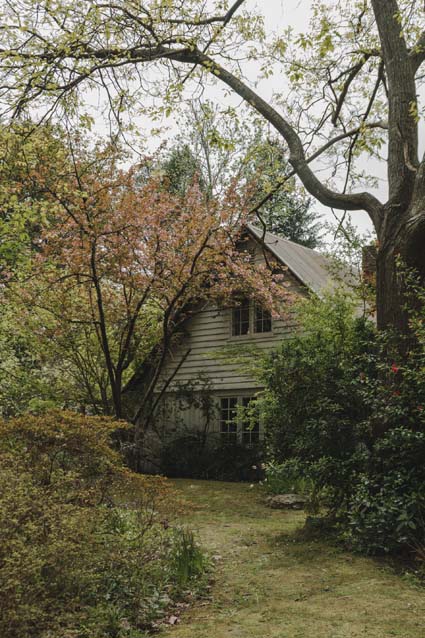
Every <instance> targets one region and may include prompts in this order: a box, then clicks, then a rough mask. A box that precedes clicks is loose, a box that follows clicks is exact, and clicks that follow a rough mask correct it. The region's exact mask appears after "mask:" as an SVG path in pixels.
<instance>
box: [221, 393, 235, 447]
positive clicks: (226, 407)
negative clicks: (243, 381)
mask: <svg viewBox="0 0 425 638" xmlns="http://www.w3.org/2000/svg"><path fill="white" fill-rule="evenodd" d="M236 406H237V399H236V397H225V398H223V399H221V400H220V434H221V438H222V439H223V440H224V441H226V442H228V443H236V441H237V436H238V425H237V421H236V414H237V407H236Z"/></svg>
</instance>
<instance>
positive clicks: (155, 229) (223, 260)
mask: <svg viewBox="0 0 425 638" xmlns="http://www.w3.org/2000/svg"><path fill="white" fill-rule="evenodd" d="M121 160H122V155H121V153H120V152H119V151H117V150H116V149H115V148H111V147H109V146H108V147H107V148H97V149H95V150H90V149H88V148H87V147H86V145H84V144H83V143H82V142H81V141H80V140H78V138H77V140H76V141H74V142H73V143H72V144H71V146H70V154H69V157H68V158H65V161H64V162H63V164H62V166H61V170H60V179H57V180H56V181H54V182H52V181H51V179H50V173H49V172H48V171H47V172H46V173H44V171H43V164H42V163H41V164H40V166H38V167H37V172H36V173H33V174H32V179H33V180H34V182H35V183H37V185H38V188H39V189H40V191H42V192H44V193H45V194H46V197H49V198H50V203H51V209H52V213H51V218H52V220H51V223H50V224H49V226H48V227H47V228H45V229H44V230H43V232H42V233H41V234H40V236H39V240H38V250H37V251H36V252H35V254H34V257H33V261H32V277H31V279H30V280H29V281H25V282H23V283H20V284H19V285H18V286H17V289H15V290H16V292H18V293H19V296H20V298H21V300H22V302H23V303H24V304H25V306H26V308H27V309H28V310H27V311H29V312H30V314H31V315H32V314H34V313H35V312H36V311H38V318H39V321H41V324H42V327H41V332H42V333H43V336H44V338H45V339H46V338H47V339H48V340H50V341H52V342H53V344H54V347H56V348H57V352H60V348H62V350H65V351H66V352H67V358H68V361H71V362H72V365H73V366H74V370H76V373H77V378H78V375H80V379H81V383H82V385H83V386H85V387H86V388H87V391H88V393H89V394H90V387H93V384H94V385H95V387H96V388H97V391H96V393H95V392H94V391H92V397H91V403H92V405H94V406H95V409H96V407H97V403H98V404H99V405H100V406H102V411H104V412H108V413H111V414H113V415H114V416H116V417H117V418H121V417H122V416H123V412H124V410H123V388H124V386H125V383H126V381H127V379H128V377H129V376H131V374H132V372H133V371H134V366H135V364H136V362H140V361H143V360H144V359H145V358H146V356H147V355H148V354H149V353H150V351H151V350H152V348H153V347H154V346H157V349H156V354H157V358H156V360H155V365H154V366H153V367H152V369H151V370H150V377H149V382H148V384H147V386H146V388H145V392H144V393H142V396H140V397H139V398H138V399H139V403H138V405H137V407H136V411H135V414H134V415H132V416H133V420H134V421H136V422H138V421H139V420H140V417H143V418H144V419H145V422H144V425H146V422H149V419H150V418H151V417H152V414H153V410H154V408H155V406H156V404H157V402H158V401H157V399H156V400H155V401H154V400H153V395H154V392H155V391H156V392H160V391H161V389H162V390H163V389H164V388H163V387H162V386H160V387H159V388H158V383H159V381H160V374H161V371H162V366H163V363H164V361H165V358H166V356H167V354H168V352H169V348H170V346H171V344H172V341H173V338H174V336H175V335H176V332H177V331H178V329H179V328H180V326H181V325H182V323H183V322H184V321H185V320H186V319H187V317H188V316H190V314H191V312H195V311H196V309H197V308H198V306H196V308H194V307H193V305H194V302H196V303H197V304H199V303H201V302H203V303H207V302H208V301H209V300H214V302H217V301H219V300H223V299H227V300H228V299H229V298H230V297H231V296H232V295H233V294H235V293H244V294H249V295H252V296H254V297H257V298H258V299H259V300H261V301H262V303H264V304H265V305H266V306H267V307H269V308H271V309H272V308H273V307H275V302H276V300H277V299H279V298H282V297H286V296H287V293H286V292H285V289H284V288H283V287H282V286H280V285H278V283H277V279H278V277H277V279H276V281H275V280H274V277H273V276H271V275H270V272H269V271H268V270H267V268H259V267H256V266H255V265H253V264H252V260H251V259H250V255H249V253H247V252H244V251H242V250H238V249H237V242H238V237H239V235H240V232H241V227H242V226H243V223H244V219H245V216H244V215H245V213H244V211H245V210H246V206H245V204H244V195H243V194H240V193H239V191H238V189H237V188H236V186H235V185H234V186H233V188H232V189H231V190H229V192H228V193H227V195H226V197H224V198H222V199H220V200H219V199H213V198H208V199H207V198H206V197H205V196H204V194H203V192H202V190H201V189H200V188H199V186H198V184H197V183H196V182H195V183H193V184H192V186H191V187H190V188H189V189H188V190H187V192H185V193H184V194H183V195H179V194H174V193H171V192H170V191H169V189H167V188H166V187H165V186H164V184H163V182H162V178H161V177H160V176H153V177H150V178H148V179H147V180H140V178H139V175H140V170H139V167H137V166H136V167H132V168H130V169H128V170H124V169H122V168H120V165H119V162H120V161H121ZM96 346H97V347H96ZM99 354H100V358H101V362H102V365H103V367H104V369H105V370H106V374H107V377H106V380H107V387H106V386H105V382H106V380H105V379H104V378H103V377H102V378H99ZM100 370H101V368H100ZM76 373H75V372H74V376H75V375H76ZM97 395H100V399H99V400H97ZM129 416H131V415H129Z"/></svg>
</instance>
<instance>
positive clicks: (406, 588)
mask: <svg viewBox="0 0 425 638" xmlns="http://www.w3.org/2000/svg"><path fill="white" fill-rule="evenodd" d="M175 485H176V487H177V489H178V490H181V491H182V492H183V495H184V497H185V498H186V499H187V500H188V501H189V502H191V503H192V504H193V508H192V509H191V510H190V511H189V513H188V515H187V522H188V524H190V526H191V527H193V528H194V529H197V530H198V532H199V535H200V538H201V540H202V543H203V545H204V546H205V547H206V548H207V549H208V550H209V552H210V554H211V556H212V557H214V559H215V562H216V571H215V576H214V584H213V587H212V591H211V598H210V599H209V600H207V601H202V602H200V603H198V604H197V605H195V606H194V607H193V608H192V609H191V610H190V611H188V612H186V613H184V614H183V616H182V617H181V619H180V623H179V624H177V625H174V626H172V627H171V626H170V627H169V628H168V627H167V628H163V630H162V631H161V632H160V636H161V638H166V637H167V638H171V637H174V638H228V637H229V636H230V637H231V638H233V637H234V638H236V637H238V638H251V637H252V638H254V637H255V638H258V637H261V638H325V637H326V638H357V637H360V636H361V637H362V638H364V637H367V638H387V637H388V638H390V637H393V636H398V637H399V638H425V590H424V589H422V588H421V587H420V586H418V585H417V584H415V583H414V582H413V580H412V579H409V578H407V577H405V578H403V577H402V576H400V575H396V574H395V573H394V572H393V571H392V570H391V569H390V568H389V567H387V566H385V565H383V564H379V563H378V562H377V561H374V560H372V559H368V558H363V557H359V556H355V555H352V554H350V553H348V552H345V551H343V550H342V549H340V548H338V547H335V546H333V545H332V544H331V543H327V542H326V541H325V540H305V539H304V540H303V539H302V536H300V535H299V534H297V530H299V529H300V528H301V527H302V525H303V522H304V514H303V513H302V512H294V511H287V512H286V511H273V510H270V509H268V508H266V507H265V506H264V505H263V503H262V498H263V495H262V493H261V492H260V488H257V487H254V488H250V486H249V485H247V484H235V483H220V482H210V481H190V480H179V481H175Z"/></svg>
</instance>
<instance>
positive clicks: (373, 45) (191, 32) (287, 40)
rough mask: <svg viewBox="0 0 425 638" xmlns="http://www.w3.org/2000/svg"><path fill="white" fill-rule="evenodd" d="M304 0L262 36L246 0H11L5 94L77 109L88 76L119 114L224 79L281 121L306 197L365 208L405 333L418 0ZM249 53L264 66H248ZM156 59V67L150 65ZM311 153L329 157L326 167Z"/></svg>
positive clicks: (416, 179) (417, 178) (419, 186)
mask: <svg viewBox="0 0 425 638" xmlns="http://www.w3.org/2000/svg"><path fill="white" fill-rule="evenodd" d="M309 7H310V8H311V10H312V11H311V15H312V20H311V25H310V27H309V28H307V29H306V30H305V32H304V33H301V34H296V32H294V30H293V29H292V26H293V25H291V23H290V19H289V20H288V23H287V24H282V25H276V27H277V31H276V33H275V34H273V35H272V37H271V38H269V37H267V36H268V34H267V33H266V31H265V28H264V20H263V18H262V16H261V14H260V15H259V14H254V13H253V12H252V11H250V10H249V3H248V2H247V0H235V1H234V2H229V1H225V2H222V0H211V2H201V1H200V0H186V1H185V2H182V0H146V1H141V0H129V1H125V2H124V1H122V0H120V1H115V2H111V1H104V0H96V1H92V2H90V3H87V2H85V1H84V0H78V1H76V0H72V1H71V0H58V1H57V2H51V1H50V0H49V1H47V0H43V1H40V2H37V11H34V3H33V1H32V0H17V1H16V2H14V3H11V2H6V3H5V7H4V10H3V14H2V19H3V31H2V33H3V41H4V44H3V48H2V49H1V51H0V75H1V77H2V82H1V90H0V98H1V101H2V102H3V104H4V105H5V107H4V108H5V109H6V111H8V112H9V113H12V114H13V115H16V114H17V113H21V112H22V111H25V109H26V108H27V107H28V105H29V104H37V107H40V106H41V105H43V106H45V107H46V113H48V114H49V113H50V114H51V113H52V112H53V111H54V110H55V109H57V107H58V106H60V107H67V106H68V105H69V104H71V106H72V108H73V109H75V106H76V104H78V101H79V100H80V102H81V100H82V99H83V100H84V93H83V91H82V89H83V88H84V89H86V88H87V87H90V88H92V89H98V87H99V86H103V87H104V90H105V91H106V92H107V95H108V103H109V104H110V106H111V107H112V112H113V114H114V116H115V118H116V121H117V123H118V124H120V123H121V122H122V114H123V110H124V109H125V108H126V107H128V108H133V107H134V105H135V104H138V103H142V104H143V102H144V101H145V100H144V99H143V98H144V97H145V96H146V92H147V91H149V93H150V95H151V96H152V95H153V94H155V95H160V96H161V107H162V108H163V109H164V111H165V114H169V113H170V112H171V110H172V108H173V105H174V104H175V102H176V101H179V100H180V99H181V95H182V91H183V90H184V88H185V87H186V86H188V84H190V82H188V79H190V78H195V79H196V80H197V81H198V82H199V83H200V86H201V87H202V86H203V85H204V84H205V82H206V78H207V77H208V76H209V77H210V78H214V79H215V80H216V81H218V82H221V83H223V85H224V86H225V88H226V89H228V90H230V92H231V93H233V94H235V95H237V96H239V97H240V98H241V99H242V100H243V101H244V102H245V103H246V104H249V105H250V106H251V107H252V108H253V109H255V111H256V112H257V113H258V114H259V115H260V117H261V118H263V119H264V120H265V121H267V122H269V123H270V124H271V125H272V126H273V127H274V128H275V129H276V131H277V132H278V134H279V135H280V136H281V137H282V140H283V141H284V144H285V147H286V148H287V151H288V161H289V163H290V164H291V166H292V168H293V172H294V173H295V174H296V175H297V176H298V177H299V179H300V180H301V182H302V183H303V184H304V186H305V188H306V190H307V191H308V192H309V193H310V194H311V195H312V196H313V197H315V198H316V199H317V200H318V201H320V202H321V203H322V204H324V205H325V206H328V207H330V208H333V209H339V210H342V211H357V210H363V211H366V212H367V213H368V215H369V217H370V219H371V221H372V223H373V225H374V227H375V230H376V234H377V237H378V240H379V246H378V253H377V320H378V325H379V327H380V328H385V327H393V328H395V329H397V330H399V331H400V332H407V333H408V332H409V329H408V313H406V308H405V306H406V304H405V295H404V285H403V282H402V281H400V277H399V274H398V271H397V267H396V266H397V258H398V255H401V256H402V257H403V259H404V261H405V262H406V263H407V264H408V265H409V266H410V267H414V268H416V269H417V271H418V272H419V274H420V276H421V278H422V279H425V261H424V256H423V255H424V252H423V242H424V237H425V213H424V201H425V179H424V175H425V163H424V159H423V158H420V156H419V150H418V133H419V122H420V105H418V97H417V95H418V93H419V91H420V88H421V86H422V85H423V77H424V75H423V64H424V62H425V21H424V18H425V13H424V11H423V7H419V2H418V0H371V2H367V1H363V0H362V1H357V0H356V1H355V0H352V1H350V2H345V3H343V2H334V1H333V0H323V1H319V0H311V2H310V3H309ZM252 59H256V60H257V61H258V62H259V65H248V66H245V62H246V61H247V60H248V61H249V60H252ZM152 67H154V68H155V70H157V72H158V75H156V76H155V75H154V74H153V73H152V74H151V73H149V71H148V69H150V68H152ZM258 68H260V74H259V75H257V76H256V77H254V78H253V77H252V73H253V69H254V70H255V69H258ZM164 69H165V71H166V72H165V74H164V75H161V74H160V73H159V72H160V71H161V70H164ZM276 71H277V72H278V73H279V77H281V75H280V74H282V75H283V76H284V78H285V81H284V83H283V86H284V87H285V86H287V87H289V89H288V90H286V89H285V88H284V91H283V92H282V93H281V94H280V95H277V96H276V99H274V100H269V99H268V98H264V97H262V96H261V94H260V93H257V92H256V91H255V90H254V89H253V88H252V87H253V86H255V83H256V81H257V80H258V79H261V78H262V77H268V76H269V75H270V74H272V73H274V72H276ZM254 72H255V71H254ZM161 77H162V79H164V83H162V84H160V83H159V78H161ZM192 86H193V85H192ZM291 89H292V90H291ZM71 98H72V99H71ZM382 147H387V149H388V154H387V155H388V157H387V159H386V162H387V169H388V170H387V177H388V180H387V181H388V184H387V186H388V194H387V195H386V196H384V197H381V198H378V197H377V196H376V195H375V193H374V192H373V190H372V189H370V188H365V186H364V184H365V183H366V184H368V181H369V180H368V177H369V176H368V175H367V172H366V171H364V170H363V169H362V164H363V162H364V158H365V154H366V155H368V156H372V157H380V149H381V148H382ZM318 157H321V158H322V166H323V165H326V162H328V163H329V164H330V168H331V170H330V171H329V173H328V177H329V179H326V178H323V176H322V174H321V172H320V170H318V169H319V168H320V167H318V166H317V164H315V160H316V159H317V158H318ZM332 169H334V171H336V173H337V177H339V179H338V180H336V181H335V180H334V179H333V177H334V176H335V172H334V171H333V170H332ZM359 177H360V180H359ZM287 178H288V175H283V176H282V180H281V183H283V182H285V180H286V179H287ZM359 181H360V183H361V188H360V190H357V185H358V183H359ZM338 184H339V186H338ZM279 185H280V184H277V186H279Z"/></svg>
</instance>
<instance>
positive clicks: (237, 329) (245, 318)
mask: <svg viewBox="0 0 425 638" xmlns="http://www.w3.org/2000/svg"><path fill="white" fill-rule="evenodd" d="M250 311H251V309H250V304H249V301H244V302H243V303H242V305H241V306H238V307H237V308H233V310H232V336H233V337H239V336H240V335H247V334H249V327H250V314H251V312H250Z"/></svg>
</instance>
